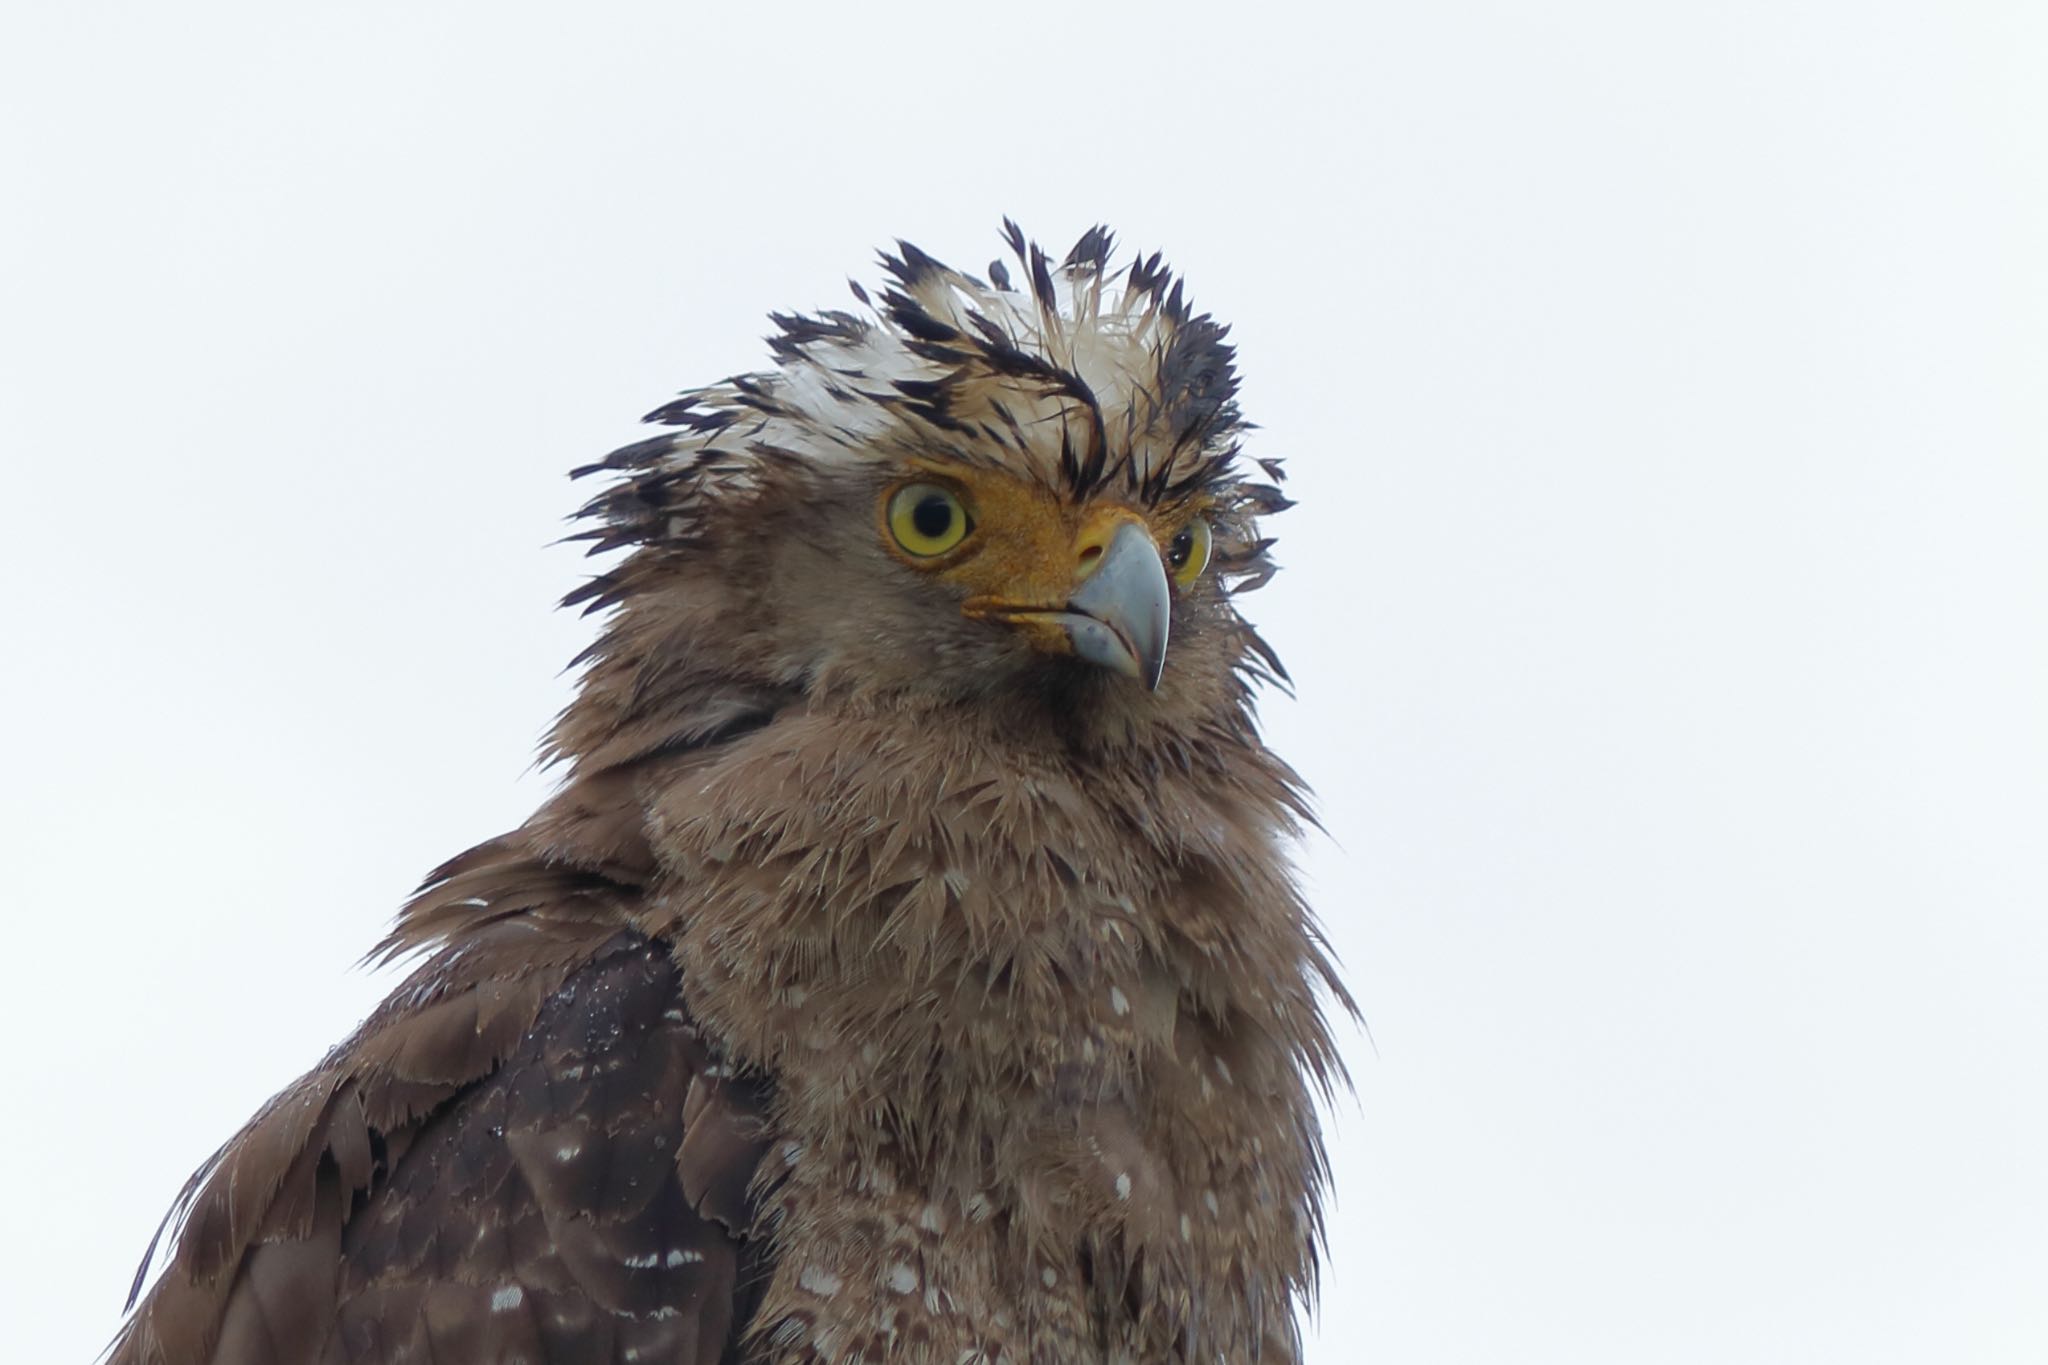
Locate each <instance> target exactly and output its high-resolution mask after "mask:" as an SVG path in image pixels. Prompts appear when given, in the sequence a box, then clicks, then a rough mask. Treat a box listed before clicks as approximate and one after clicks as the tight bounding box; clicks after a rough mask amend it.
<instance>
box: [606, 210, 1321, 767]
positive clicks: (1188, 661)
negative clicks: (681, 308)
mask: <svg viewBox="0 0 2048 1365" xmlns="http://www.w3.org/2000/svg"><path fill="white" fill-rule="evenodd" d="M1006 235H1007V236H1008V238H1009V242H1010V247H1011V250H1012V252H1013V253H1014V257H1015V260H1016V263H1017V265H1018V266H1019V267H1021V270H1022V273H1023V275H1024V277H1025V278H1024V280H1023V282H1022V284H1021V286H1019V285H1013V284H1012V283H1011V273H1010V269H1009V268H1008V267H1006V266H1004V265H1003V264H1002V263H1001V262H996V263H993V264H991V265H990V267H989V269H988V271H987V274H986V278H982V277H977V276H974V275H969V274H966V273H964V272H961V271H957V270H953V269H951V268H949V267H947V266H944V265H942V264H940V263H939V262H937V261H935V260H933V259H932V258H931V257H929V256H926V255H925V254H924V253H922V252H920V251H918V250H917V249H916V248H915V247H911V246H909V245H907V244H899V247H898V251H899V254H897V255H893V256H885V257H884V259H883V264H884V267H885V269H886V271H887V274H888V277H889V281H888V283H887V285H886V286H885V287H884V289H883V290H882V291H881V292H880V294H879V296H877V295H873V294H870V293H869V292H868V291H867V290H865V289H863V288H861V287H859V286H856V287H855V288H854V294H855V296H856V298H857V299H858V301H859V303H860V305H861V311H858V312H856V311H842V310H837V309H828V310H825V311H822V312H818V313H812V314H778V315H775V317H774V321H775V323H776V325H777V327H778V329H779V334H777V335H774V336H771V337H770V338H769V346H770V348H771V350H772V351H773V352H774V362H775V363H774V365H773V367H772V368H771V369H768V370H764V371H760V372H757V373H753V374H745V375H738V376H735V377H733V378H731V379H728V380H726V381H724V382H723V383H720V384H714V385H711V386H709V387H706V388H701V389H696V390H692V391H690V392H687V393H685V394H683V395H682V396H681V397H680V398H678V399H676V400H675V401H673V402H671V403H669V404H667V405H665V406H664V407H662V408H661V409H659V410H657V411H656V412H654V413H652V414H650V415H649V418H648V420H649V421H651V422H655V423H658V424H660V425H662V426H664V427H667V428H668V429H669V433H668V434H666V435H663V436H657V437H655V438H653V439H651V440H647V441H642V442H639V443H636V444H634V445H631V446H627V447H625V448H623V449H621V450H618V451H615V452H614V453H613V454H612V455H611V456H610V457H609V458H607V459H606V460H604V461H603V462H602V463H600V464H597V465H592V466H590V467H589V468H588V469H587V470H585V471H582V472H585V473H597V472H607V473H611V474H614V475H618V476H622V477H620V478H619V480H618V482H616V483H614V484H613V485H612V486H611V487H610V488H608V489H606V490H605V491H604V492H603V493H601V494H600V495H599V496H597V497H596V498H594V499H593V500H592V501H591V502H590V504H589V505H588V506H587V507H586V508H585V509H584V513H585V516H586V517H587V518H588V519H589V521H590V523H591V524H592V529H589V530H587V531H585V532H584V533H583V536H582V538H584V539H587V540H589V541H590V542H592V548H593V551H594V552H596V551H604V550H610V549H619V548H630V549H632V550H633V551H634V553H633V554H632V555H630V556H629V557H628V558H627V559H626V560H625V561H624V562H623V563H622V564H620V565H619V566H617V567H616V568H614V569H612V570H610V571H608V572H607V573H605V574H604V575H602V576H600V577H599V578H598V579H597V580H595V581H594V582H593V583H592V584H591V585H590V586H589V587H588V588H587V589H584V590H581V591H580V592H579V593H577V594H576V595H575V596H574V597H573V598H572V600H574V601H580V602H586V603H588V604H589V605H590V606H591V607H592V608H593V609H601V608H610V607H616V608H618V609H619V615H618V617H617V619H616V620H615V622H614V623H613V625H612V627H611V628H610V629H609V630H608V631H607V633H606V637H605V638H604V639H603V640H601V641H600V643H599V645H598V646H597V647H596V648H595V649H594V650H593V652H592V654H591V656H590V657H591V660H592V661H593V671H592V674H591V678H592V686H593V687H595V686H597V685H599V684H602V685H603V687H605V688H609V689H610V691H611V692H612V693H615V694H616V695H617V696H618V697H619V698H620V703H621V709H622V710H623V711H624V713H625V715H624V718H623V719H617V718H615V719H614V720H613V721H611V722H608V723H610V724H612V725H613V728H614V729H616V730H618V731H619V732H620V733H622V734H623V733H629V732H631V733H638V730H637V729H636V728H635V727H638V726H639V725H640V724H641V722H642V721H643V719H644V724H645V729H646V731H647V732H648V733H649V734H652V735H658V734H659V733H660V732H661V731H662V730H663V729H664V727H666V728H667V729H670V730H674V729H676V728H677V727H687V726H688V725H697V724H703V723H709V722H707V721H705V720H703V719H700V718H701V717H703V716H707V715H725V714H728V711H727V710H726V709H722V704H721V708H708V707H704V706H701V705H700V703H699V702H698V700H697V698H699V696H700V695H701V694H702V693H703V692H704V691H705V689H707V688H708V687H709V686H710V684H711V683H712V682H714V681H716V682H717V683H718V684H719V685H720V686H722V687H727V688H730V687H731V686H732V685H733V684H735V683H736V682H737V683H740V684H743V685H744V687H745V688H746V689H747V690H748V691H749V693H750V694H751V695H757V696H763V697H767V696H774V697H787V696H792V695H808V696H809V697H811V698H812V699H813V700H814V701H816V700H818V699H821V698H824V697H827V696H833V697H844V698H849V699H854V700H857V701H858V702H859V704H862V705H867V704H871V703H872V704H879V705H886V704H891V703H890V701H889V699H892V698H894V699H900V700H901V702H902V703H903V704H905V705H910V706H927V705H939V706H955V705H958V704H961V703H974V704H979V705H982V706H984V707H985V708H987V710H986V711H985V714H986V715H988V716H990V717H993V718H996V719H998V720H1007V719H1014V720H1015V722H1016V726H1017V728H1020V729H1028V728H1030V727H1031V726H1034V725H1036V726H1040V728H1044V727H1045V726H1048V725H1049V726H1050V727H1051V731H1052V732H1056V733H1057V734H1058V735H1059V737H1060V740H1061V742H1063V743H1066V744H1069V745H1070V746H1071V745H1074V744H1084V745H1085V744H1088V743H1093V742H1095V737H1097V736H1101V737H1108V739H1106V740H1105V741H1104V742H1110V741H1112V740H1116V737H1119V736H1127V735H1136V734H1139V733H1140V732H1150V731H1153V730H1165V731H1169V732H1170V731H1173V728H1174V727H1175V726H1178V727H1181V728H1182V729H1183V730H1184V729H1185V728H1186V727H1187V726H1189V725H1206V724H1212V723H1213V724H1221V725H1227V726H1239V727H1241V726H1242V725H1246V724H1248V723H1249V721H1248V718H1247V716H1246V714H1245V712H1246V708H1247V707H1248V705H1249V697H1250V684H1251V683H1253V682H1255V681H1257V680H1258V679H1260V678H1262V677H1274V676H1282V675H1280V673H1279V665H1278V662H1277V661H1276V660H1275V659H1274V658H1273V656H1272V654H1271V652H1270V651H1269V650H1267V648H1266V647H1265V645H1264V643H1263V642H1262V641H1261V640H1260V639H1259V637H1258V635H1257V634H1256V633H1255V632H1254V631H1253V630H1252V628H1251V627H1250V626H1249V625H1248V624H1247V623H1246V622H1245V621H1244V619H1243V618H1242V617H1241V616H1240V615H1239V614H1238V612H1237V610H1236V607H1235V605H1234V604H1235V601H1236V600H1237V597H1238V595H1239V594H1241V593H1243V592H1244V591H1246V590H1248V589H1250V588H1253V587H1256V586H1257V585H1258V584H1259V583H1261V582H1263V581H1264V579H1265V578H1266V577H1267V576H1268V575H1269V574H1270V572H1271V570H1272V565H1271V562H1270V560H1269V559H1268V558H1267V554H1266V551H1267V547H1268V546H1269V545H1270V543H1271V542H1270V541H1268V540H1267V539H1265V538H1264V537H1263V536H1262V535H1261V534H1260V530H1259V525H1258V519H1259V518H1260V517H1261V516H1264V515H1265V514H1268V513H1272V512H1277V511H1279V510H1281V509H1282V508H1284V507H1286V506H1287V505H1288V503H1287V500H1286V499H1285V498H1284V497H1282V496H1281V494H1280V492H1279V489H1278V487H1277V486H1276V481H1277V480H1278V479H1279V477H1280V474H1279V465H1278V462H1277V461H1273V460H1268V459H1252V458H1249V457H1247V456H1245V455H1244V453H1243V452H1242V450H1241V448H1240V440H1241V438H1242V436H1243V434H1244V433H1245V432H1246V430H1247V429H1248V428H1247V427H1246V425H1245V423H1244V422H1243V420H1242V418H1241V416H1240V415H1239V412H1238V408H1237V403H1236V376H1235V372H1234V368H1233V358H1232V350H1231V347H1230V346H1229V345H1228V344H1227V343H1226V341H1225V329H1224V328H1223V327H1222V326H1221V324H1219V323H1217V322H1215V321H1214V320H1213V319H1211V318H1210V317H1209V316H1208V315H1207V314H1201V313H1197V312H1195V311H1194V310H1193V309H1192V308H1191V307H1190V306H1189V305H1188V303H1187V301H1186V299H1185V297H1184V294H1183V291H1182V288H1181V285H1180V283H1179V281H1178V280H1177V279H1176V278H1175V277H1174V276H1173V275H1172V274H1171V273H1170V272H1169V271H1167V270H1166V269H1165V268H1164V267H1163V266H1161V264H1160V262H1159V258H1158V256H1156V255H1153V256H1149V257H1147V256H1140V257H1138V258H1137V259H1135V260H1133V261H1131V262H1130V263H1129V264H1128V265H1127V266H1126V267H1124V268H1123V269H1121V270H1116V269H1112V268H1111V266H1110V256H1111V243H1110V239H1109V236H1108V234H1107V233H1105V232H1102V231H1101V230H1099V229H1098V230H1093V231H1090V232H1089V233H1087V234H1085V235H1084V236H1083V237H1082V239H1081V240H1080V241H1079V242H1077V243H1076V244H1075V246H1074V249H1073V250H1072V251H1071V252H1069V253H1068V255H1067V257H1066V259H1065V260H1064V261H1060V262H1058V263H1055V262H1054V261H1053V259H1052V258H1050V257H1048V256H1047V255H1046V254H1045V253H1044V252H1043V251H1041V250H1040V249H1039V248H1038V247H1036V246H1034V245H1031V244H1029V243H1028V242H1026V241H1025V239H1024V237H1023V234H1022V233H1021V232H1019V231H1018V230H1017V229H1016V228H1015V226H1014V225H1006ZM587 690H589V689H587ZM1077 727H1079V728H1078V729H1077ZM1090 727H1092V728H1090ZM1083 731H1085V733H1082V732H1083ZM1077 736H1078V737H1077ZM655 742H657V743H662V742H667V741H666V740H660V739H657V740H656V741H655ZM1119 742H1120V741H1119ZM621 743H623V741H622V742H621ZM607 752H610V750H607Z"/></svg>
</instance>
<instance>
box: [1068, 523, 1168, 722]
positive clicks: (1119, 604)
mask: <svg viewBox="0 0 2048 1365" xmlns="http://www.w3.org/2000/svg"><path fill="white" fill-rule="evenodd" d="M1067 611H1068V613H1070V614H1071V615H1072V616H1073V618H1074V619H1073V620H1071V621H1070V623H1069V625H1068V634H1069V636H1070V637H1071V639H1072V640H1073V643H1074V654H1075V656H1076V657H1078V658H1082V659H1086V660H1088V661H1089V662H1090V663H1096V664H1101V665H1102V666H1103V667H1105V668H1109V669H1113V670H1114V671H1116V672H1118V673H1121V674H1123V675H1124V676H1125V677H1129V678H1136V679H1137V680H1138V681H1139V682H1142V683H1143V684H1144V685H1145V688H1146V690H1147V691H1152V690H1155V689H1157V688H1158V686H1159V677H1160V675H1161V674H1162V673H1164V672H1165V670H1166V643H1167V635H1168V632H1169V630H1170V628H1171V625H1172V616H1173V598H1172V593H1171V589H1170V588H1169V586H1168V584H1167V581H1166V565H1165V562H1164V561H1163V560H1161V558H1160V556H1159V547H1158V546H1157V545H1155V544H1153V543H1152V537H1151V536H1150V535H1148V534H1146V532H1145V529H1144V528H1143V527H1141V526H1138V525H1136V524H1135V523H1127V524H1125V525H1124V526H1121V527H1119V528H1118V529H1117V532H1116V534H1115V535H1114V536H1112V537H1111V538H1110V542H1109V546H1108V548H1107V549H1106V550H1104V552H1103V555H1102V559H1101V560H1100V562H1098V563H1097V564H1096V566H1095V572H1093V573H1091V574H1090V575H1089V576H1088V578H1087V580H1086V581H1085V582H1083V583H1082V584H1081V586H1080V587H1079V588H1078V589H1076V590H1075V592H1074V595H1073V596H1072V597H1071V598H1069V599H1068V601H1067Z"/></svg>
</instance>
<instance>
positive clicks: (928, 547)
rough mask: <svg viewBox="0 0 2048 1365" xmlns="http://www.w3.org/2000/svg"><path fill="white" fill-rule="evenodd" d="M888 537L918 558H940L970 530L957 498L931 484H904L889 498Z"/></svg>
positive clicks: (965, 513)
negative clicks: (935, 556)
mask: <svg viewBox="0 0 2048 1365" xmlns="http://www.w3.org/2000/svg"><path fill="white" fill-rule="evenodd" d="M888 515H889V534H890V535H892V536H894V537H896V543H897V544H898V545H901V546H902V547H903V548H904V549H905V550H907V551H908V552H910V553H911V554H914V555H916V556H918V557H919V558H921V559H929V558H931V557H932V556H934V555H942V554H944V553H946V551H948V550H950V549H952V548H953V547H954V546H955V545H958V544H959V543H960V542H961V541H963V540H965V539H966V538H967V533H968V532H969V531H971V530H973V529H974V523H973V522H972V521H970V520H969V519H968V516H967V509H966V508H965V507H964V506H962V505H961V503H960V499H959V498H958V497H956V496H954V494H953V493H952V492H950V491H949V490H947V489H944V488H941V487H939V485H937V484H935V483H907V484H905V485H903V487H901V488H899V489H897V490H896V491H895V492H894V493H893V494H891V495H890V497H889V513H888Z"/></svg>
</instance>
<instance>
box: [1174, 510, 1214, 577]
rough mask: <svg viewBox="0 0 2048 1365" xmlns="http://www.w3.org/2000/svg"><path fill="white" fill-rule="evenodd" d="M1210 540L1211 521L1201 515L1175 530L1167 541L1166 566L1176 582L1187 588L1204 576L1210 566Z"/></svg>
mask: <svg viewBox="0 0 2048 1365" xmlns="http://www.w3.org/2000/svg"><path fill="white" fill-rule="evenodd" d="M1210 541H1211V536H1210V533H1209V523H1208V522H1206V521H1204V520H1203V519H1202V518H1200V517H1196V518H1195V519H1194V520H1193V521H1191V522H1189V523H1188V524H1187V525H1185V526H1183V527H1181V528H1180V530H1178V531H1176V532H1174V535H1173V539H1172V540H1169V541H1168V542H1166V567H1167V568H1168V569H1169V570H1171V571H1172V573H1173V581H1174V582H1176V583H1178V584H1180V586H1182V587H1183V588H1185V587H1186V586H1187V585H1188V584H1190V583H1192V582H1194V581H1195V580H1196V579H1197V578H1200V577H1201V576H1202V570H1204V569H1206V568H1208V567H1209V549H1210Z"/></svg>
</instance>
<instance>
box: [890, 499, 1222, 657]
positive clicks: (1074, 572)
mask: <svg viewBox="0 0 2048 1365" xmlns="http://www.w3.org/2000/svg"><path fill="white" fill-rule="evenodd" d="M1205 502H1206V499H1202V498H1190V499H1185V500H1182V501H1180V502H1177V503H1174V504H1171V505H1168V506H1164V507H1156V508H1147V507H1142V506H1134V505H1132V504H1130V503H1127V502H1121V501H1113V500H1104V501H1093V502H1089V503H1083V504H1077V503H1074V502H1072V501H1069V500H1067V499H1063V498H1061V497H1060V496H1059V495H1058V494H1057V492H1055V491H1054V490H1052V489H1049V488H1047V487H1045V486H1044V485H1042V484H1039V483H1036V482H1034V481H1032V480H1030V479H1025V478H1019V477H1017V476H1015V475H1013V474H1010V473H1007V472H1005V471H1001V470H970V471H965V472H960V471H949V470H946V469H945V468H943V467H940V466H936V465H925V466H921V467H918V468H916V469H915V471H914V472H913V473H912V474H911V475H910V476H909V477H907V478H904V479H900V480H897V481H895V482H893V483H891V484H890V485H889V486H888V487H887V488H886V489H885V490H884V491H883V494H882V497H881V498H880V500H879V501H878V503H877V505H876V517H877V521H878V523H879V532H880V535H881V539H882V542H883V544H884V546H885V548H886V549H887V550H888V551H889V552H890V553H891V554H892V555H893V556H894V557H895V558H896V559H897V560H898V561H899V562H901V563H902V564H903V565H905V566H907V567H908V568H909V569H911V570H912V571H913V572H915V573H917V574H920V575H924V576H927V577H929V578H931V579H933V580H936V581H937V582H940V583H943V584H945V585H947V586H948V587H950V588H952V589H953V590H954V592H955V593H957V594H958V595H959V596H960V598H961V601H960V614H961V615H962V616H964V617H965V618H967V619H968V620H969V621H977V622H987V623H990V624H992V625H996V626H1000V627H1006V628H1008V629H1010V630H1012V631H1014V632H1016V634H1017V635H1018V636H1019V637H1020V638H1021V639H1023V640H1024V641H1025V642H1026V643H1027V644H1029V645H1030V646H1031V647H1032V648H1033V649H1034V650H1037V651H1038V652H1040V653H1042V654H1049V655H1067V656H1072V657H1074V658H1077V659H1081V660H1085V661H1086V662H1088V663H1092V664H1098V665H1101V666H1102V667H1105V668H1108V669H1110V670H1112V671H1114V672H1117V673H1121V674H1123V675H1125V676H1126V677H1130V678H1134V679H1136V680H1138V681H1139V682H1141V683H1142V684H1143V685H1144V686H1145V687H1146V688H1147V689H1152V688H1156V687H1157V686H1158V685H1159V678H1160V674H1161V672H1162V671H1163V670H1164V668H1165V666H1166V650H1167V643H1168V638H1169V635H1170V632H1171V628H1172V617H1173V601H1174V596H1175V594H1176V593H1181V592H1186V591H1188V590H1189V589H1190V588H1192V587H1193V585H1194V584H1195V582H1196V581H1197V580H1198V579H1199V578H1200V577H1201V575H1202V573H1203V571H1204V570H1205V569H1206V568H1207V567H1208V559H1209V547H1210V545H1211V532H1210V529H1209V524H1208V522H1207V521H1206V520H1205V519H1204V518H1203V515H1202V512H1203V508H1204V505H1205Z"/></svg>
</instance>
